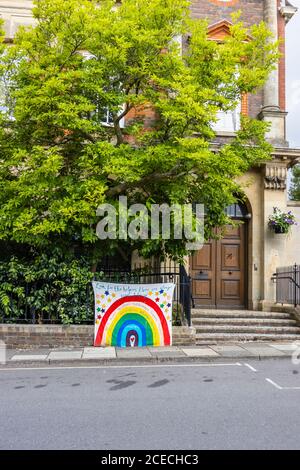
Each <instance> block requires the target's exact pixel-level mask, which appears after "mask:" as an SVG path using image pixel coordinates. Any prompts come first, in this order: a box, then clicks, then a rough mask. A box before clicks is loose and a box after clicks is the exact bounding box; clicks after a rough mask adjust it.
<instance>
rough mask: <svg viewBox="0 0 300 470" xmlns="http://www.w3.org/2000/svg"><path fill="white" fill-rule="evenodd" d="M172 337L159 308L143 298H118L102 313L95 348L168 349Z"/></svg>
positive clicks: (130, 296)
mask: <svg viewBox="0 0 300 470" xmlns="http://www.w3.org/2000/svg"><path fill="white" fill-rule="evenodd" d="M170 344H171V336H170V331H169V327H168V324H167V321H166V319H165V317H164V315H163V313H162V311H161V309H160V307H159V306H158V305H157V304H156V303H155V302H154V301H153V300H152V299H150V298H148V297H144V296H142V295H128V296H125V297H122V298H119V299H117V300H116V301H115V302H114V303H113V304H111V305H110V307H109V308H108V309H107V311H106V313H105V314H104V316H103V318H102V321H101V324H100V325H99V328H98V331H97V334H96V337H95V342H94V346H107V345H110V346H119V347H126V346H133V345H134V346H150V345H151V346H152V345H153V346H169V345H170Z"/></svg>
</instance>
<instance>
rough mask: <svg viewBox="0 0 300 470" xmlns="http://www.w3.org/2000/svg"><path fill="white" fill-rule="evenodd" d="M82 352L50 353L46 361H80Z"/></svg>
mask: <svg viewBox="0 0 300 470" xmlns="http://www.w3.org/2000/svg"><path fill="white" fill-rule="evenodd" d="M81 356H82V351H52V352H51V353H50V354H49V356H48V359H50V361H68V360H72V359H81Z"/></svg>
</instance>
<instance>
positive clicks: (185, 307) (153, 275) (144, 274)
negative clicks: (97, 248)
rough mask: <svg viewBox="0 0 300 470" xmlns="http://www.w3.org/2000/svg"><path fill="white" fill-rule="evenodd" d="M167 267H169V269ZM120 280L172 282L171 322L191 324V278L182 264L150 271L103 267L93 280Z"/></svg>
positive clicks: (141, 282) (143, 282) (154, 282)
mask: <svg viewBox="0 0 300 470" xmlns="http://www.w3.org/2000/svg"><path fill="white" fill-rule="evenodd" d="M169 268H171V269H170V270H169ZM97 279H99V280H101V281H106V282H121V283H126V284H157V283H174V284H175V290H174V297H173V324H177V325H182V324H184V323H186V324H187V325H188V326H191V301H192V296H191V278H190V276H189V275H188V274H187V272H186V269H185V268H184V266H174V265H173V266H166V265H165V266H161V267H160V269H159V270H157V271H152V270H151V269H150V270H147V269H146V270H145V269H143V268H141V269H140V270H133V271H120V270H118V269H108V268H105V269H103V270H101V268H100V269H99V272H97V273H96V274H95V280H97Z"/></svg>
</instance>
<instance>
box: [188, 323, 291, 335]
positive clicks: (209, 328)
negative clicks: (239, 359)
mask: <svg viewBox="0 0 300 470" xmlns="http://www.w3.org/2000/svg"><path fill="white" fill-rule="evenodd" d="M195 328H196V333H256V334H276V333H278V334H281V335H282V334H295V335H297V334H299V339H300V328H299V327H297V326H269V325H268V326H256V325H239V326H236V325H230V324H228V325H219V324H218V323H215V324H214V325H201V326H195Z"/></svg>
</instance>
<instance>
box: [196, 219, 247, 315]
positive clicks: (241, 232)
mask: <svg viewBox="0 0 300 470" xmlns="http://www.w3.org/2000/svg"><path fill="white" fill-rule="evenodd" d="M245 232H246V228H245V224H241V225H240V226H238V227H231V226H227V228H226V232H225V234H224V237H223V238H222V239H220V240H209V241H208V242H207V243H205V245H204V246H203V248H202V249H201V250H199V251H197V252H196V253H195V254H194V255H193V256H192V257H191V276H192V292H193V298H194V302H195V306H196V307H209V308H231V307H233V308H243V307H245V304H246V298H245V297H246V292H245V277H246V276H245V267H246V263H245V255H246V236H245V235H246V233H245Z"/></svg>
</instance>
